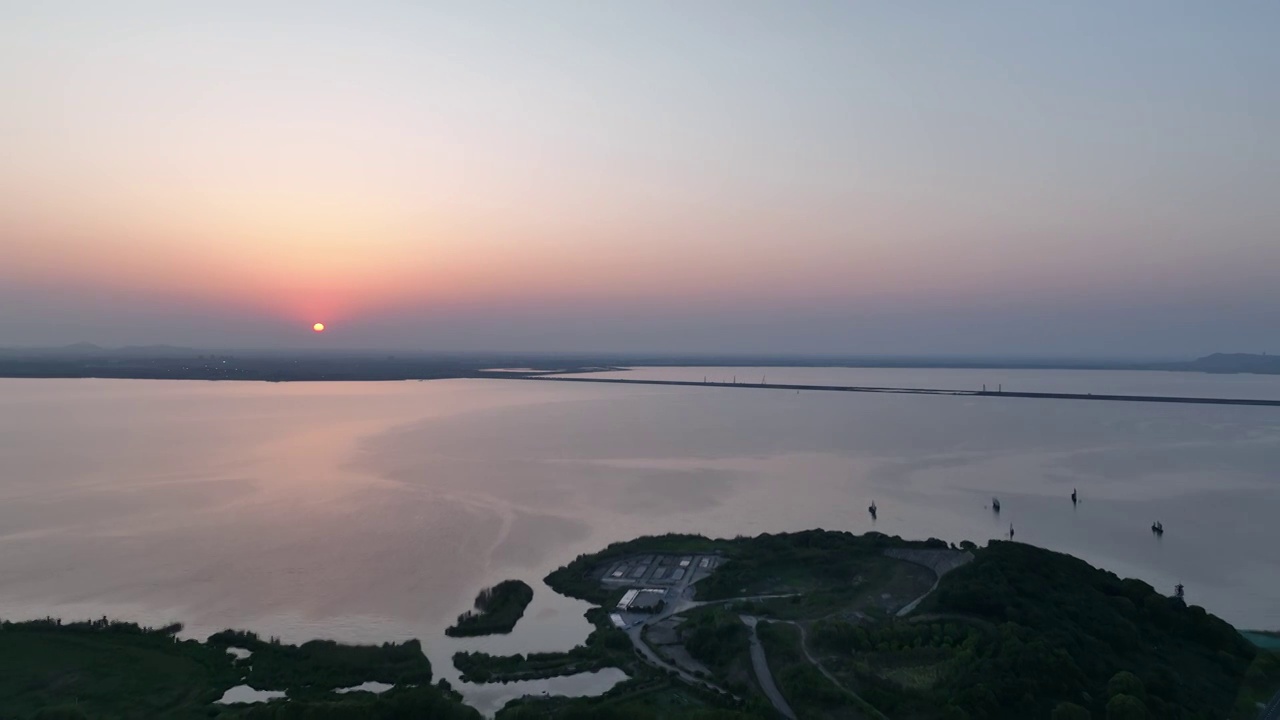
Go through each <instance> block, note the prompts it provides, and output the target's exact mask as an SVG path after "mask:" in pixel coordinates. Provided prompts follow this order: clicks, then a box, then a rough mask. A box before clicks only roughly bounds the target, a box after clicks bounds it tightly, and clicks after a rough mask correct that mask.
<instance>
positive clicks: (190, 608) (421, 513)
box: [0, 368, 1280, 712]
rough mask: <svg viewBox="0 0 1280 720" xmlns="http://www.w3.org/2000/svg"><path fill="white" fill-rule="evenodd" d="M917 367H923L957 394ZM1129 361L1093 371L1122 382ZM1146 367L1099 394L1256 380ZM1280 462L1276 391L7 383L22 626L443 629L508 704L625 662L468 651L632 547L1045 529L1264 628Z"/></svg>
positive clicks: (557, 645)
mask: <svg viewBox="0 0 1280 720" xmlns="http://www.w3.org/2000/svg"><path fill="white" fill-rule="evenodd" d="M819 370H826V369H816V368H796V369H782V368H769V369H767V370H766V372H767V373H768V374H769V375H770V376H771V377H773V376H777V381H778V382H784V381H786V382H792V381H794V380H790V379H786V380H784V377H783V375H784V371H785V372H794V373H796V374H797V375H804V376H808V377H816V376H817V375H815V373H816V371H819ZM661 371H662V372H668V371H671V369H669V368H664V369H661ZM697 372H700V373H705V372H708V371H707V369H703V368H699V369H697ZM712 372H715V370H713V371H712ZM720 372H722V374H725V373H727V374H730V375H731V374H732V373H733V372H734V369H723V370H721V371H720ZM834 372H836V373H837V374H839V373H840V372H857V373H865V372H869V371H862V370H847V371H834ZM876 372H889V371H876ZM911 372H916V371H898V370H895V371H892V374H893V375H894V380H893V383H880V382H879V381H876V382H872V381H870V380H866V381H863V384H899V385H901V384H903V383H904V382H910V381H911V378H910V377H909V375H910V373H911ZM918 372H920V373H921V376H920V377H917V378H915V380H914V381H915V382H918V383H920V384H921V386H932V385H935V384H940V383H941V384H942V385H943V386H948V385H949V383H946V382H943V381H945V380H946V379H947V378H942V379H941V380H939V379H938V378H937V377H935V375H934V374H935V373H938V372H940V371H933V370H926V371H918ZM946 372H948V373H951V372H974V371H946ZM984 372H985V371H984ZM1017 372H1031V373H1033V374H1034V377H1033V375H1024V376H1015V378H1014V380H1013V382H1018V383H1022V384H1024V386H1026V387H1025V389H1036V390H1040V389H1046V388H1047V387H1048V388H1051V389H1057V388H1063V387H1072V386H1073V384H1075V383H1078V382H1080V381H1081V378H1078V377H1077V375H1078V373H1070V372H1066V373H1062V372H1061V371H991V372H990V374H991V376H992V377H998V376H1000V375H1002V374H1003V375H1004V376H1005V377H1008V376H1009V374H1010V373H1017ZM1112 375H1115V374H1114V373H1106V372H1100V373H1098V374H1097V376H1096V377H1095V378H1094V380H1095V381H1096V384H1097V385H1099V386H1101V385H1106V384H1107V383H1113V384H1122V383H1120V379H1116V378H1111V376H1112ZM1120 375H1122V376H1123V378H1124V379H1127V381H1129V382H1130V386H1127V387H1117V386H1109V387H1107V388H1106V389H1105V390H1099V391H1100V392H1113V391H1123V392H1135V393H1145V392H1150V391H1151V388H1154V387H1164V386H1166V385H1167V384H1168V383H1171V382H1173V381H1174V380H1175V379H1176V380H1178V382H1179V383H1181V384H1175V385H1174V386H1173V387H1172V388H1170V390H1169V391H1168V392H1169V394H1193V393H1198V394H1204V395H1227V394H1230V393H1231V392H1235V391H1239V392H1245V390H1244V389H1242V386H1241V385H1237V384H1236V383H1237V382H1238V381H1239V376H1208V375H1186V377H1183V378H1174V377H1173V376H1175V375H1184V374H1172V373H1121V374H1120ZM1152 375H1153V376H1154V377H1148V376H1152ZM1109 378H1111V379H1109ZM754 379H756V380H758V379H759V378H754ZM826 381H831V379H830V378H828V380H826ZM994 382H1005V384H1006V386H1008V383H1009V382H1010V381H1008V380H994ZM1267 382H1271V383H1274V382H1275V381H1274V380H1272V379H1271V378H1266V379H1265V382H1263V381H1258V382H1254V381H1252V380H1251V381H1250V383H1249V384H1250V385H1251V387H1249V388H1248V390H1247V394H1248V395H1249V396H1254V395H1256V393H1257V392H1259V387H1261V386H1265V385H1266V384H1267ZM1037 383H1039V385H1037ZM1031 386H1034V387H1031ZM1233 388H1234V390H1233ZM1161 392H1165V391H1163V390H1162V391H1161ZM1277 396H1280V393H1277ZM1278 478H1280V409H1276V408H1258V407H1232V406H1178V405H1149V404H1138V403H1090V402H1078V401H1075V402H1073V401H1054V400H1029V399H990V398H963V397H932V396H900V395H890V396H886V395H848V394H840V393H819V392H806V393H800V394H796V393H791V392H785V391H771V390H745V389H736V390H735V389H724V388H698V387H695V388H673V387H660V386H614V385H583V384H569V383H548V382H534V381H517V380H438V381H430V382H399V383H292V384H261V383H259V384H255V383H231V382H219V383H210V382H182V381H146V380H0V577H3V578H5V582H4V583H0V616H3V617H5V618H15V619H16V618H24V617H43V616H46V615H55V616H61V617H65V618H85V617H101V616H102V615H104V614H106V615H110V616H112V617H119V618H122V619H130V620H136V621H139V622H143V623H148V624H163V623H166V622H168V621H171V620H181V621H183V622H185V623H187V626H188V634H190V635H195V636H204V635H208V634H209V633H212V632H215V631H217V630H221V629H224V628H228V627H231V628H243V629H248V630H254V631H256V632H258V633H260V634H263V635H276V636H279V637H281V638H283V639H284V640H286V641H288V642H302V641H305V640H308V639H312V638H316V637H323V638H334V639H337V640H340V641H347V642H382V641H388V640H404V639H407V638H412V637H417V638H420V639H421V640H422V642H423V645H424V648H425V649H426V652H427V654H428V656H429V657H430V658H431V661H432V665H433V668H434V670H435V673H436V675H437V677H443V678H446V679H448V680H449V681H450V682H451V683H453V684H454V685H455V686H456V687H459V688H460V689H461V690H462V691H463V692H464V694H465V695H466V696H467V698H468V700H469V701H471V702H473V703H474V704H476V705H477V707H480V708H482V709H484V710H486V711H488V712H492V711H493V710H495V709H496V708H497V707H499V706H500V705H501V704H502V703H503V702H505V701H506V700H507V699H509V698H510V697H512V696H514V695H516V694H520V693H523V692H533V693H535V694H536V693H540V692H542V691H544V690H545V691H548V692H563V693H572V692H603V691H604V690H606V689H608V687H610V686H611V685H612V683H614V682H616V681H617V680H618V677H614V676H608V675H607V674H606V675H605V676H591V677H582V678H576V679H561V680H556V681H555V682H551V681H546V682H543V684H541V685H538V686H537V687H533V686H530V687H528V688H525V687H523V686H522V685H518V684H512V685H507V686H503V685H482V686H476V685H468V684H460V683H459V682H458V680H457V673H456V671H455V670H454V669H453V668H452V664H451V662H450V660H449V658H450V657H451V655H452V653H453V652H455V651H457V650H459V649H480V650H486V651H488V652H495V653H508V652H528V651H530V650H563V649H568V648H570V647H572V646H573V645H575V644H577V643H579V642H581V641H582V639H583V638H584V637H585V636H586V634H587V632H588V631H589V629H590V628H589V625H588V624H587V623H586V621H585V620H584V619H583V617H582V615H583V613H584V612H585V610H586V609H587V606H586V605H585V604H584V603H580V602H578V601H574V600H569V599H566V598H560V597H558V596H555V595H554V594H552V593H550V592H549V591H548V590H547V589H546V588H545V586H543V585H542V583H541V578H542V577H543V576H544V575H546V574H547V572H549V571H550V570H552V569H554V568H555V567H557V566H559V565H561V564H563V563H564V562H566V561H568V560H570V559H572V558H573V557H574V556H575V555H577V554H579V553H583V552H591V551H594V550H597V549H599V548H601V547H603V546H604V545H606V544H608V543H609V542H612V541H615V540H620V539H626V538H630V537H634V536H636V535H641V534H649V533H661V532H668V531H679V532H697V533H705V534H709V535H715V536H733V535H737V534H756V533H760V532H781V531H787V530H800V529H806V528H813V527H824V528H829V529H840V530H850V531H853V532H865V531H868V530H873V529H874V530H878V531H881V532H886V533H890V534H897V535H903V536H907V537H917V538H923V537H931V536H932V537H939V538H943V539H945V540H949V541H959V540H964V539H969V540H974V541H977V542H984V541H986V540H987V539H989V538H995V537H1000V536H1002V535H1004V534H1005V533H1006V532H1007V531H1008V526H1009V525H1010V523H1012V524H1014V525H1015V526H1016V529H1017V539H1018V540H1021V541H1026V542H1030V543H1035V544H1038V545H1043V546H1045V547H1050V548H1055V549H1060V550H1064V551H1067V552H1071V553H1073V554H1076V555H1079V556H1081V557H1084V558H1085V559H1087V560H1089V561H1090V562H1093V563H1095V564H1098V565H1101V566H1103V567H1106V568H1108V569H1111V570H1114V571H1116V572H1118V573H1120V574H1122V575H1133V576H1137V577H1141V578H1143V579H1145V580H1147V581H1148V582H1150V583H1151V584H1153V585H1155V586H1156V587H1157V588H1158V589H1161V590H1164V591H1167V592H1170V593H1171V592H1172V590H1173V586H1174V584H1175V583H1179V582H1180V583H1183V584H1185V585H1186V588H1187V596H1188V599H1189V600H1190V601H1191V602H1193V603H1196V604H1201V605H1204V606H1205V607H1206V608H1208V609H1209V610H1210V611H1211V612H1214V613H1217V614H1219V615H1221V616H1223V617H1224V618H1226V619H1227V620H1229V621H1231V622H1233V623H1236V624H1237V625H1240V626H1243V627H1262V628H1277V627H1280V561H1278V560H1277V553H1276V545H1277V543H1276V534H1275V524H1274V523H1275V519H1276V518H1277V517H1280V479H1278ZM1072 488H1078V490H1079V492H1080V496H1081V502H1080V504H1079V506H1077V507H1073V506H1072V505H1071V502H1070V500H1069V495H1070V493H1071V490H1072ZM993 495H994V496H999V497H1000V499H1001V501H1002V504H1003V512H1002V513H1001V514H1000V516H999V517H996V516H995V515H994V514H993V513H992V512H990V511H989V510H987V509H986V507H985V506H986V505H988V504H989V502H990V498H991V497H992V496H993ZM873 500H874V501H875V502H876V503H877V505H878V506H879V508H880V514H879V519H878V521H876V522H873V521H872V520H871V518H870V517H869V516H868V515H867V512H866V507H867V505H869V504H870V503H871V502H872V501H873ZM1154 520H1161V521H1162V522H1163V523H1164V525H1165V528H1166V530H1167V532H1166V533H1165V535H1164V537H1163V538H1162V539H1161V538H1155V537H1153V536H1152V535H1151V532H1150V530H1149V528H1150V524H1151V522H1152V521H1154ZM506 578H519V579H522V580H525V581H526V582H529V583H530V584H531V585H533V586H534V588H535V596H534V601H533V603H532V605H531V606H530V607H529V609H528V611H527V613H526V616H525V620H523V621H521V622H520V624H519V625H518V626H517V627H516V630H515V632H514V633H512V634H511V635H509V636H495V637H488V638H456V639H454V638H447V637H445V636H444V634H443V630H444V628H445V627H447V626H448V625H449V624H450V623H452V622H453V620H454V618H455V617H456V616H457V615H458V614H459V613H461V612H463V611H464V610H466V609H467V608H468V607H470V605H471V602H472V600H473V599H474V597H475V594H476V592H477V591H478V590H479V589H480V588H482V587H485V586H488V585H492V584H494V583H496V582H498V581H500V580H503V579H506ZM619 676H620V674H619Z"/></svg>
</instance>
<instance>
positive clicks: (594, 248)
mask: <svg viewBox="0 0 1280 720" xmlns="http://www.w3.org/2000/svg"><path fill="white" fill-rule="evenodd" d="M0 17H3V19H4V21H3V23H0V346H23V345H27V346H32V345H35V346H39V345H58V344H66V343H73V342H94V343H98V344H103V345H134V344H151V343H168V344H180V345H192V346H198V347H208V348H218V347H225V348H254V347H262V348H295V347H296V348H326V349H334V348H345V349H351V348H370V349H372V348H379V349H381V348H387V349H391V348H394V349H422V350H440V351H460V350H510V351H519V350H529V351H605V352H608V351H625V352H674V353H679V352H716V353H734V352H743V353H761V352H768V353H773V354H787V353H796V354H814V353H837V354H860V355H874V354H926V355H927V354H987V355H996V354H1000V355H1010V354H1011V355H1025V356H1036V355H1056V356H1062V355H1071V356H1078V357H1085V356H1098V357H1103V356H1115V357H1120V356H1125V357H1129V356H1134V357H1136V356H1151V357H1156V356H1160V357H1166V356H1185V355H1199V354H1204V353H1208V352H1215V351H1242V352H1261V351H1270V352H1277V351H1280V279H1278V277H1280V139H1277V135H1276V128H1280V82H1277V81H1276V78H1278V77H1280V44H1277V43H1276V42H1275V38H1276V36H1277V34H1280V4H1277V3H1274V2H1251V1H1249V0H1242V1H1241V2H1233V3H1205V2H1199V1H1196V2H1179V1H1176V0H1160V1H1143V0H1133V1H1132V2H1123V3H1116V2H1110V1H1105V2H1104V1H1096V2H1095V1H1091V0H1081V1H1080V2H1071V3H1027V2H1017V1H1013V0H1010V1H1009V2H988V1H978V2H967V3H955V2H949V1H941V0H939V1H938V2H912V3H899V2H844V1H840V2H822V1H818V0H815V1H814V2H807V3H791V2H777V1H775V2H756V1H753V0H700V1H699V2H684V1H679V2H677V1H675V0H671V1H662V0H649V1H646V2H630V3H624V2H596V1H594V0H580V1H576V2H569V1H563V0H546V1H545V2H537V3H534V2H523V1H520V2H514V1H513V2H492V1H486V0H468V1H467V2H408V1H405V2H392V1H390V0H385V1H381V2H379V1H376V0H365V1H364V2H324V1H322V0H315V1H313V2H305V3H304V2H289V3H286V2H271V1H269V0H256V1H254V2H243V1H241V0H222V1H220V2H217V3H173V2H167V1H154V2H144V1H142V0H118V1H116V2H110V3H106V2H99V1H98V0H84V1H75V0H50V1H49V2H39V3H35V2H17V1H16V0H0ZM313 322H324V323H325V324H326V325H327V326H328V329H327V330H326V331H325V332H324V333H323V334H316V333H314V332H312V331H311V329H310V328H311V324H312V323H313Z"/></svg>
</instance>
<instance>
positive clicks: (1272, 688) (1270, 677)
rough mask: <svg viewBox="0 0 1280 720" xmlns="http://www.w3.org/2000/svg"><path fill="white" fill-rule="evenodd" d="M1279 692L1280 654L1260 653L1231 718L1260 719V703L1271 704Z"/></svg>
mask: <svg viewBox="0 0 1280 720" xmlns="http://www.w3.org/2000/svg"><path fill="white" fill-rule="evenodd" d="M1277 692H1280V652H1260V653H1258V656H1257V657H1255V658H1254V659H1253V663H1252V664H1251V665H1249V669H1248V671H1246V672H1245V675H1244V682H1243V683H1241V685H1240V694H1239V695H1238V696H1237V697H1236V703H1235V706H1234V708H1233V709H1232V712H1231V717H1232V718H1233V720H1254V718H1256V717H1258V703H1263V704H1265V703H1267V702H1269V701H1270V700H1271V697H1272V696H1273V695H1275V694H1276V693H1277Z"/></svg>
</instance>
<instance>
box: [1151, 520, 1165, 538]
mask: <svg viewBox="0 0 1280 720" xmlns="http://www.w3.org/2000/svg"><path fill="white" fill-rule="evenodd" d="M1151 532H1153V533H1155V534H1156V535H1157V536H1159V535H1164V523H1162V522H1160V521H1159V520H1157V521H1155V522H1153V523H1151Z"/></svg>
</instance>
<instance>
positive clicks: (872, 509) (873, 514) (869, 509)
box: [867, 500, 876, 520]
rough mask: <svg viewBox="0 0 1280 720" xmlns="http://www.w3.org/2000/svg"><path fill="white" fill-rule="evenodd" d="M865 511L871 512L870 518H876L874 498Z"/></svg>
mask: <svg viewBox="0 0 1280 720" xmlns="http://www.w3.org/2000/svg"><path fill="white" fill-rule="evenodd" d="M867 512H869V513H871V519H872V520H875V519H876V501H875V500H872V501H871V507H869V508H867Z"/></svg>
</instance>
